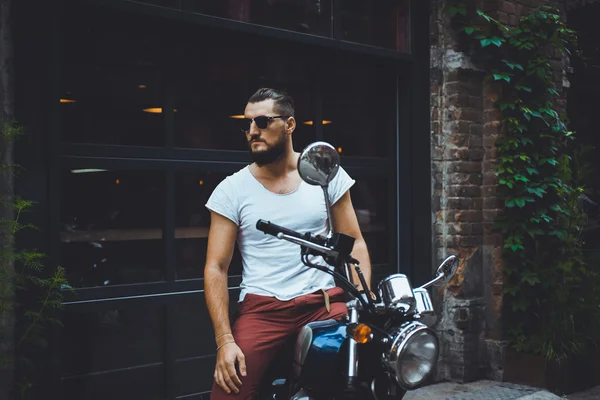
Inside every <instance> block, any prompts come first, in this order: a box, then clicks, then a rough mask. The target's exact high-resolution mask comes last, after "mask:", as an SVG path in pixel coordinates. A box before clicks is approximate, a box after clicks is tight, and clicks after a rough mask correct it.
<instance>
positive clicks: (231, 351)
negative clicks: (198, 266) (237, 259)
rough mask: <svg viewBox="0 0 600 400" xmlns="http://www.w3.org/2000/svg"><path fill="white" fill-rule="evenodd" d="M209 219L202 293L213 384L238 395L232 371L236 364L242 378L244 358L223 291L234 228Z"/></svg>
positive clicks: (215, 217) (216, 218) (221, 219)
mask: <svg viewBox="0 0 600 400" xmlns="http://www.w3.org/2000/svg"><path fill="white" fill-rule="evenodd" d="M210 219H211V223H210V229H209V231H208V249H207V252H206V265H205V266H204V294H205V295H206V305H207V307H208V313H209V314H210V318H211V320H212V323H213V327H214V330H215V340H216V346H217V360H216V365H215V373H214V378H215V383H216V384H217V385H219V386H220V387H221V388H222V389H223V390H224V391H225V392H226V393H231V392H234V393H239V388H240V387H241V386H242V381H241V380H240V377H239V376H238V373H237V371H236V365H237V367H238V368H239V373H240V374H241V375H242V376H246V359H245V356H244V353H242V350H241V349H240V348H239V347H238V345H237V344H236V343H235V340H234V337H233V335H232V332H231V321H230V320H229V291H228V289H227V271H228V270H229V264H230V263H231V258H232V256H233V249H234V246H235V239H236V237H237V231H238V228H237V226H236V225H235V224H234V223H233V222H232V221H230V220H229V219H227V218H225V217H223V216H222V215H219V214H217V213H214V212H211V217H210Z"/></svg>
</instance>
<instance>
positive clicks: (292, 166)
mask: <svg viewBox="0 0 600 400" xmlns="http://www.w3.org/2000/svg"><path fill="white" fill-rule="evenodd" d="M299 156H300V154H299V153H296V152H294V151H293V150H292V151H290V152H286V154H285V155H284V156H283V157H282V158H280V159H279V160H277V161H274V162H272V163H270V164H266V165H263V166H258V165H257V164H256V163H254V164H252V165H253V167H254V171H256V172H257V173H258V174H259V175H261V176H263V177H266V178H280V177H283V176H286V175H287V174H288V173H289V172H291V171H294V170H296V169H297V168H298V167H297V164H298V157H299Z"/></svg>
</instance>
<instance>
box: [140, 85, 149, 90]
mask: <svg viewBox="0 0 600 400" xmlns="http://www.w3.org/2000/svg"><path fill="white" fill-rule="evenodd" d="M147 87H148V86H146V85H138V89H146V88H147Z"/></svg>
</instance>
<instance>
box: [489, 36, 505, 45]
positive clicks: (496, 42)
mask: <svg viewBox="0 0 600 400" xmlns="http://www.w3.org/2000/svg"><path fill="white" fill-rule="evenodd" d="M490 41H491V42H492V44H495V45H496V46H498V47H500V46H502V42H503V41H504V39H501V38H498V37H494V38H492V39H490Z"/></svg>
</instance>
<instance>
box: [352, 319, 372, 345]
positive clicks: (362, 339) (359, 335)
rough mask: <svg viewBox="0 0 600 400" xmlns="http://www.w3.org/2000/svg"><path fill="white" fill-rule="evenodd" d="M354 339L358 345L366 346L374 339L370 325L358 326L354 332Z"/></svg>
mask: <svg viewBox="0 0 600 400" xmlns="http://www.w3.org/2000/svg"><path fill="white" fill-rule="evenodd" d="M352 338H353V339H354V340H356V343H360V344H365V343H368V342H370V341H371V339H373V331H372V330H371V327H370V326H369V325H366V324H358V325H356V328H354V331H353V332H352Z"/></svg>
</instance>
